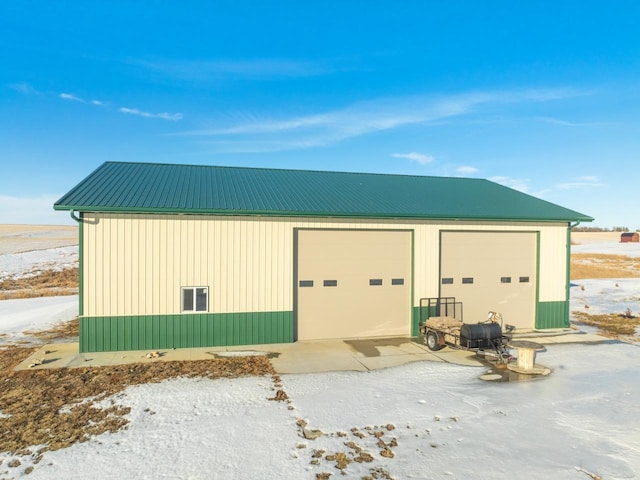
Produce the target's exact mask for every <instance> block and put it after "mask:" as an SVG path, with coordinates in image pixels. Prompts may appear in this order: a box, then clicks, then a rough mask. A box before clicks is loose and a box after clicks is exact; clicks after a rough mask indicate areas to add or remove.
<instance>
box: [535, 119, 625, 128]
mask: <svg viewBox="0 0 640 480" xmlns="http://www.w3.org/2000/svg"><path fill="white" fill-rule="evenodd" d="M536 119H537V120H539V121H541V122H544V123H550V124H552V125H560V126H563V127H599V126H603V125H613V123H607V122H570V121H568V120H562V119H560V118H554V117H536Z"/></svg>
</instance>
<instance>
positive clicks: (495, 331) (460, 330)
mask: <svg viewBox="0 0 640 480" xmlns="http://www.w3.org/2000/svg"><path fill="white" fill-rule="evenodd" d="M502 323H503V322H502V315H501V314H499V313H497V312H489V316H488V318H487V319H486V320H484V321H480V322H478V323H464V322H463V318H462V302H456V299H455V297H431V298H421V299H420V333H421V334H422V335H424V338H425V343H426V345H427V347H428V348H429V350H432V351H438V350H440V349H441V348H443V347H445V346H448V347H451V348H455V349H458V350H469V351H473V352H476V354H477V355H478V356H482V357H488V358H493V359H495V360H496V361H498V362H499V363H508V362H509V360H510V359H511V358H512V357H511V354H510V353H509V348H508V344H509V342H510V341H511V339H512V333H513V331H514V330H515V327H513V326H511V325H505V326H504V327H505V331H506V333H503V331H502V327H503V325H502Z"/></svg>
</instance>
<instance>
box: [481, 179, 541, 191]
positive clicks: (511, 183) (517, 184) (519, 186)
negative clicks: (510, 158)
mask: <svg viewBox="0 0 640 480" xmlns="http://www.w3.org/2000/svg"><path fill="white" fill-rule="evenodd" d="M488 180H490V181H492V182H495V183H499V184H500V185H504V186H505V187H509V188H513V189H514V190H518V191H520V192H524V193H528V192H529V182H530V181H531V180H529V179H528V178H512V177H505V176H500V175H498V176H495V177H490V178H489V179H488Z"/></svg>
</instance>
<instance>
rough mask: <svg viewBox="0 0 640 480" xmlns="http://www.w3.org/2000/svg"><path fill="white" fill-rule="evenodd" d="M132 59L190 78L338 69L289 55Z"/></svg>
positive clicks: (279, 75) (301, 74) (269, 76)
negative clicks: (249, 57) (213, 58)
mask: <svg viewBox="0 0 640 480" xmlns="http://www.w3.org/2000/svg"><path fill="white" fill-rule="evenodd" d="M129 63H131V64H134V65H138V66H141V67H144V68H146V69H149V70H154V71H157V72H160V73H162V74H164V75H167V76H171V77H176V78H182V79H188V80H220V79H225V78H235V79H237V78H249V79H277V78H299V77H312V76H318V75H326V74H329V73H332V72H333V71H335V69H333V68H331V67H329V66H328V65H327V64H325V63H323V62H313V61H305V60H288V59H277V58H275V59H270V58H263V59H250V60H137V59H134V60H129Z"/></svg>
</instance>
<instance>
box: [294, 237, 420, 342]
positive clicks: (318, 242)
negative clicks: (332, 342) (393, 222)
mask: <svg viewBox="0 0 640 480" xmlns="http://www.w3.org/2000/svg"><path fill="white" fill-rule="evenodd" d="M296 251H297V256H296V269H297V273H298V275H297V286H296V287H297V295H298V296H297V306H296V321H297V333H298V334H297V339H298V340H315V339H325V338H354V337H368V336H371V337H373V336H378V337H380V336H400V335H409V334H410V331H411V232H406V231H389V230H299V231H298V232H297V248H296ZM393 279H398V280H399V279H401V280H402V282H401V284H397V285H394V284H393V283H392V280H393ZM325 281H327V282H335V285H330V286H325V285H324V282H325ZM371 281H374V282H379V284H375V285H372V284H371ZM301 282H307V285H306V286H301ZM311 282H312V283H311Z"/></svg>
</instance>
